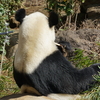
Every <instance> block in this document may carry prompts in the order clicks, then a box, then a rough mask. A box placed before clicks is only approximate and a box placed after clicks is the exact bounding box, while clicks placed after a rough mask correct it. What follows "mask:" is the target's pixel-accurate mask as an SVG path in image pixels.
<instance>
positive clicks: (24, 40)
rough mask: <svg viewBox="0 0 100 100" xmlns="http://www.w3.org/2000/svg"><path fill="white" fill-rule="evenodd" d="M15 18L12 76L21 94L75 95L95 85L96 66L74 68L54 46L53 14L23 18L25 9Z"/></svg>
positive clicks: (36, 13) (97, 66)
mask: <svg viewBox="0 0 100 100" xmlns="http://www.w3.org/2000/svg"><path fill="white" fill-rule="evenodd" d="M15 18H16V20H17V21H19V22H20V27H19V42H18V49H17V51H16V54H15V58H14V68H13V75H14V79H15V81H16V83H17V85H18V86H19V88H21V91H22V92H23V93H33V94H35V95H44V96H47V95H49V94H52V93H56V94H59V93H62V94H78V93H80V92H82V91H85V90H87V89H89V88H90V87H91V85H92V84H94V83H95V82H96V81H95V80H94V79H93V75H95V74H98V72H99V71H100V69H99V66H100V63H98V64H93V65H91V66H90V67H87V68H84V69H81V70H79V69H76V68H74V67H73V66H72V65H71V63H70V62H69V61H68V60H67V59H66V58H65V57H63V55H62V54H61V52H60V51H59V50H58V48H57V46H56V45H55V30H54V26H55V25H56V24H57V23H58V20H59V18H58V15H57V14H56V13H54V12H51V13H50V14H49V17H47V16H45V15H44V14H42V13H40V12H34V13H32V14H30V15H26V12H25V9H19V10H18V11H17V12H16V14H15Z"/></svg>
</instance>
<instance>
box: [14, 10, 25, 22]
mask: <svg viewBox="0 0 100 100" xmlns="http://www.w3.org/2000/svg"><path fill="white" fill-rule="evenodd" d="M25 16H26V12H25V9H19V10H18V11H17V12H16V14H15V19H16V20H17V21H19V22H20V24H21V23H22V21H23V18H24V17H25Z"/></svg>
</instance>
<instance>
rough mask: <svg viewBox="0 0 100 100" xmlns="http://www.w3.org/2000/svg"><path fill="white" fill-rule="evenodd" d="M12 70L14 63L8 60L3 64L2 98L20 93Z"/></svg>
mask: <svg viewBox="0 0 100 100" xmlns="http://www.w3.org/2000/svg"><path fill="white" fill-rule="evenodd" d="M12 70H13V67H12V61H8V60H6V61H5V62H4V63H3V70H2V75H1V76H0V97H3V96H6V95H9V94H12V93H18V92H19V88H18V87H17V85H16V83H15V81H14V79H13V76H12V75H13V71H12Z"/></svg>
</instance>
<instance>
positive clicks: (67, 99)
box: [47, 93, 81, 100]
mask: <svg viewBox="0 0 100 100" xmlns="http://www.w3.org/2000/svg"><path fill="white" fill-rule="evenodd" d="M47 97H49V98H52V99H54V100H81V96H80V95H71V94H53V93H52V94H49V95H48V96H47Z"/></svg>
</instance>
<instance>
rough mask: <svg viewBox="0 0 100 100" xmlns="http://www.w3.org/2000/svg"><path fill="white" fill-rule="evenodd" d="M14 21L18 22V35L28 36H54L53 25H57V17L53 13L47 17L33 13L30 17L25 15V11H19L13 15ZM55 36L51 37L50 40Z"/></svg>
mask: <svg viewBox="0 0 100 100" xmlns="http://www.w3.org/2000/svg"><path fill="white" fill-rule="evenodd" d="M15 19H16V20H17V21H18V22H20V31H21V32H20V33H22V34H24V36H25V35H26V34H28V35H29V34H30V35H31V36H33V35H36V34H39V35H40V34H45V33H46V34H48V36H49V33H51V34H54V33H55V32H54V27H53V26H54V25H57V23H58V15H57V14H56V13H54V12H50V14H49V17H47V16H45V15H44V14H43V13H40V12H34V13H32V14H30V15H28V16H27V15H26V12H25V9H20V10H18V11H17V12H16V14H15ZM54 37H55V35H54V36H53V37H52V39H53V38H54Z"/></svg>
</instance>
